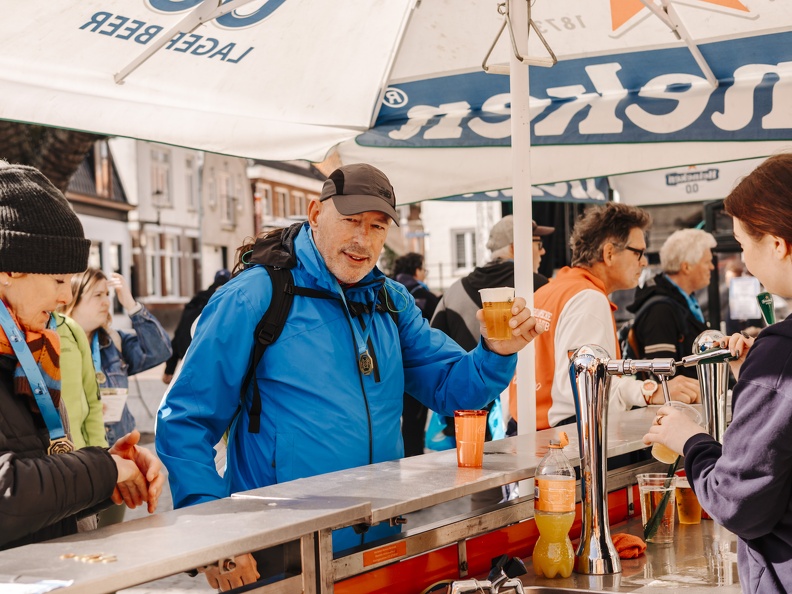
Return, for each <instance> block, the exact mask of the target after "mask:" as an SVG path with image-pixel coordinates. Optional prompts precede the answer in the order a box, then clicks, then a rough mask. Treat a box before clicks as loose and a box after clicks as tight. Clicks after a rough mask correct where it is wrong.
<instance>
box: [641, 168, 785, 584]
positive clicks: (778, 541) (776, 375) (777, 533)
mask: <svg viewBox="0 0 792 594" xmlns="http://www.w3.org/2000/svg"><path fill="white" fill-rule="evenodd" d="M725 208H726V212H727V213H728V214H729V215H731V216H732V217H733V219H734V237H735V238H736V239H737V241H738V242H739V243H740V245H741V246H742V250H743V259H744V261H745V265H746V267H747V268H748V270H749V271H750V272H751V274H753V275H754V276H756V277H757V278H758V279H759V280H760V281H761V282H762V284H763V285H764V286H765V287H766V289H767V290H768V291H769V292H771V293H773V294H776V295H780V296H781V297H785V298H790V297H792V154H780V155H776V156H773V157H771V158H769V159H767V161H765V162H764V163H762V164H761V165H760V166H759V167H757V168H756V169H755V170H754V171H753V172H752V173H751V174H750V175H748V176H747V177H746V178H744V179H743V180H742V181H741V182H740V183H739V185H738V186H737V187H736V188H735V189H734V190H733V191H732V193H731V194H730V195H729V197H728V198H727V199H726V202H725ZM728 346H729V349H730V350H731V351H732V353H734V354H736V353H740V357H739V359H737V360H736V361H733V362H732V363H731V368H732V372H733V373H734V376H735V377H736V378H737V380H738V381H737V385H736V386H735V388H734V394H733V398H732V422H731V424H730V425H729V427H728V429H727V430H726V432H725V434H724V436H723V444H722V445H721V444H719V443H718V442H717V441H715V440H714V439H713V438H711V437H710V436H709V435H707V434H706V433H703V432H702V430H701V428H700V427H698V426H696V425H694V424H693V423H692V422H691V421H689V420H688V418H687V417H686V416H685V415H684V414H681V413H680V412H679V411H676V410H674V409H671V408H668V407H662V408H660V409H659V410H658V416H657V418H656V420H655V423H654V424H653V425H652V427H651V428H650V430H649V432H648V433H647V434H646V435H645V436H644V442H645V443H655V442H659V443H662V444H665V445H666V446H668V447H670V448H671V449H672V450H674V451H676V452H678V453H682V454H684V455H685V471H686V473H687V476H688V477H689V478H690V479H691V485H692V486H693V490H694V491H695V492H696V495H697V496H698V499H699V501H700V502H701V505H702V507H703V508H704V509H705V510H706V511H707V513H708V514H709V515H710V516H711V517H712V518H713V519H714V520H715V521H716V522H718V523H719V524H721V525H722V526H724V527H725V528H727V529H728V530H730V531H731V532H733V533H734V534H736V535H737V536H738V537H739V545H738V569H739V575H740V583H741V584H742V589H743V592H762V593H764V592H792V316H790V317H788V318H787V319H786V320H784V321H782V322H779V323H777V324H773V325H771V326H768V327H767V328H765V329H764V330H762V332H761V333H760V334H759V336H757V337H756V339H751V338H745V337H744V336H742V335H740V334H735V335H733V336H731V337H730V338H729V344H728Z"/></svg>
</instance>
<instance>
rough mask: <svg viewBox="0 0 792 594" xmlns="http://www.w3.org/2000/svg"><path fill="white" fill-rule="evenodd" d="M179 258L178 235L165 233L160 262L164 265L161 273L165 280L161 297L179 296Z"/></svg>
mask: <svg viewBox="0 0 792 594" xmlns="http://www.w3.org/2000/svg"><path fill="white" fill-rule="evenodd" d="M180 259H181V250H179V238H178V236H173V235H166V236H165V253H164V254H163V258H162V262H163V264H164V265H165V270H164V271H163V275H162V276H163V280H164V281H165V286H164V287H163V288H164V291H163V297H164V296H168V297H179V296H180V295H181V279H180V278H179V273H180V270H181V266H180V265H179V260H180Z"/></svg>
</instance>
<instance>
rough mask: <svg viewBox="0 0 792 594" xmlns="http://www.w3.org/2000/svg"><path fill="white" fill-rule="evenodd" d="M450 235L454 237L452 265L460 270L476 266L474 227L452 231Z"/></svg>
mask: <svg viewBox="0 0 792 594" xmlns="http://www.w3.org/2000/svg"><path fill="white" fill-rule="evenodd" d="M452 237H453V238H454V267H455V268H456V269H457V270H460V269H467V268H473V267H474V266H476V231H475V229H465V230H457V231H453V232H452Z"/></svg>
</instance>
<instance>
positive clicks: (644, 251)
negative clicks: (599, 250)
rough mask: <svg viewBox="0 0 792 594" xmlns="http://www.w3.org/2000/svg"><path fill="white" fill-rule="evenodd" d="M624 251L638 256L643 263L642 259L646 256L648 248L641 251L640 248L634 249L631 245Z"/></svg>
mask: <svg viewBox="0 0 792 594" xmlns="http://www.w3.org/2000/svg"><path fill="white" fill-rule="evenodd" d="M624 249H625V250H630V251H631V252H632V253H633V254H635V255H637V256H638V261H639V262H640V261H641V258H643V257H644V254H645V253H646V248H644V249H642V250H639V249H638V248H634V247H630V246H629V245H625V246H624Z"/></svg>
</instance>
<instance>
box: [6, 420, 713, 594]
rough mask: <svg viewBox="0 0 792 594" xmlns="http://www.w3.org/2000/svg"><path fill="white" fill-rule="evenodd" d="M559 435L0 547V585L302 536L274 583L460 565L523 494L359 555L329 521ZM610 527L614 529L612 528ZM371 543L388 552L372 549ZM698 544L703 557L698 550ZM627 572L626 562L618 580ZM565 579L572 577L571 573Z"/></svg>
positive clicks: (148, 565)
mask: <svg viewBox="0 0 792 594" xmlns="http://www.w3.org/2000/svg"><path fill="white" fill-rule="evenodd" d="M654 414H655V411H654V409H641V410H635V411H630V412H625V413H618V414H613V415H611V417H610V419H609V422H608V424H609V429H608V457H609V458H612V457H614V456H617V455H619V454H625V453H629V452H633V451H636V450H639V449H643V448H644V447H645V446H644V444H643V443H642V442H641V438H642V436H643V435H644V433H645V431H646V428H647V427H648V426H649V425H650V423H651V421H652V419H653V417H654ZM564 429H565V430H566V431H567V432H568V434H569V437H570V442H571V443H570V445H569V446H567V448H565V452H566V454H567V456H568V457H569V458H570V461H571V462H572V463H573V464H576V463H578V462H579V458H578V449H577V439H576V432H575V427H574V425H570V426H568V427H566V428H564ZM556 434H557V431H556V430H548V431H542V432H539V433H537V434H536V435H523V436H519V437H515V438H510V439H504V440H500V441H497V442H489V443H487V444H486V446H485V456H484V467H483V468H482V469H463V468H458V466H457V463H456V453H455V450H449V451H445V452H436V453H431V454H426V455H424V456H419V457H414V458H408V459H404V460H399V461H393V462H385V463H381V464H375V465H371V466H365V467H360V468H355V469H350V470H346V471H341V472H335V473H330V474H325V475H321V476H317V477H311V478H307V479H300V480H296V481H291V482H289V483H284V484H282V485H273V486H270V487H265V488H262V489H256V490H253V491H249V492H246V493H241V494H238V495H235V496H234V497H232V498H230V499H224V500H221V501H216V502H212V503H207V504H202V505H197V506H193V507H190V508H185V509H182V510H176V511H171V512H165V513H160V514H156V515H154V516H151V517H147V518H142V519H139V520H134V521H131V522H125V523H123V524H119V525H115V526H110V527H107V528H104V529H100V530H96V531H94V532H90V533H84V534H77V535H73V536H70V537H66V538H62V539H57V540H54V541H49V542H47V543H39V544H35V545H29V546H25V547H19V548H17V549H13V550H10V551H4V552H0V584H2V583H3V580H5V581H6V582H7V581H9V580H10V579H18V580H22V581H31V580H34V579H60V580H73V584H72V585H71V586H70V587H68V588H67V589H65V590H61V591H63V592H81V593H92V592H97V593H99V592H110V591H115V590H118V589H122V588H126V587H130V586H133V585H138V584H142V583H146V582H149V581H152V580H155V579H159V578H161V577H166V576H169V575H173V574H175V573H179V572H181V571H185V570H188V569H191V568H193V567H197V566H200V565H205V564H208V563H210V562H212V561H216V560H217V559H223V558H226V557H230V556H233V555H237V554H240V553H243V552H248V551H253V550H258V549H262V548H266V547H269V546H274V545H276V544H279V543H283V542H287V541H294V540H302V568H303V569H302V571H303V574H302V576H300V578H299V579H296V580H293V581H291V582H290V583H289V584H288V585H285V586H284V585H283V584H282V585H281V587H280V588H279V589H277V590H275V589H273V590H271V591H278V592H286V591H305V592H315V591H320V592H331V591H333V585H334V583H335V582H337V581H340V580H343V579H345V578H348V577H351V576H355V575H358V574H361V573H363V572H367V571H371V570H374V569H376V568H378V567H381V566H385V565H388V564H391V563H393V562H394V561H398V560H401V559H405V558H408V557H411V556H413V555H416V554H420V553H421V552H425V551H428V550H433V549H435V548H439V547H442V546H444V544H449V543H459V546H460V564H459V565H460V567H464V559H463V557H464V541H465V539H466V538H467V537H468V534H473V533H479V534H481V533H485V532H486V531H488V530H497V529H499V528H501V527H503V526H508V525H510V524H514V523H516V522H519V521H521V520H524V519H525V518H527V517H531V516H532V511H533V502H532V500H531V498H529V497H524V498H522V499H521V500H520V501H518V502H510V504H507V505H503V506H498V507H497V508H496V509H493V510H489V511H484V512H481V513H480V514H477V513H473V514H471V515H470V517H467V518H463V519H461V520H460V521H456V522H454V521H449V522H448V524H449V525H448V526H434V527H432V529H431V530H428V531H419V532H418V533H416V534H412V533H411V532H410V531H408V532H407V533H406V534H405V535H404V536H403V537H400V538H398V539H396V540H395V541H394V542H392V543H386V544H385V545H382V546H380V547H375V550H374V551H373V556H372V553H371V552H369V553H368V554H369V557H368V560H367V561H364V556H365V555H366V554H367V553H365V552H352V553H351V554H348V555H346V556H344V557H341V558H337V559H333V554H332V551H331V548H330V530H331V529H332V528H337V527H341V526H349V525H354V524H360V523H377V522H380V521H389V520H391V519H393V518H401V516H403V515H404V514H408V513H410V512H415V511H418V510H422V509H424V508H427V507H430V506H433V505H436V504H439V503H444V502H448V501H452V500H454V499H458V498H460V497H464V496H466V495H470V494H473V493H476V492H480V491H483V490H486V489H490V488H493V487H499V486H501V485H504V484H507V483H512V482H516V481H520V480H524V479H529V478H532V477H533V476H534V472H535V470H536V466H537V465H538V463H539V461H540V459H541V457H542V455H543V453H544V449H545V448H546V446H547V445H548V443H549V441H550V439H551V438H553V437H554V436H555V435H556ZM633 474H634V473H633ZM631 478H632V477H631V476H630V475H629V473H626V474H625V473H624V472H622V473H621V474H619V473H618V472H617V473H615V474H614V476H613V480H614V483H618V484H621V486H622V487H623V486H625V485H627V484H629V481H630V480H631ZM610 480H611V477H610V476H609V482H610ZM620 481H621V482H620ZM622 483H623V484H622ZM618 484H617V485H616V486H618ZM612 487H613V486H612ZM708 525H709V527H711V526H712V525H713V523H712V522H708V523H707V524H702V526H703V528H702V530H705V529H707V527H708ZM614 531H619V529H618V527H615V528H614ZM702 538H703V537H702ZM402 543H404V544H403V545H402ZM378 548H379V549H380V550H381V551H384V553H383V554H381V555H378V552H377V549H378ZM97 553H105V554H112V555H114V556H115V557H116V558H117V560H116V561H115V562H111V563H106V564H104V563H93V564H85V563H80V562H75V561H74V559H71V558H67V559H64V558H61V557H62V556H63V555H88V554H97ZM493 554H498V551H493ZM675 555H676V558H677V559H680V558H681V557H685V556H687V555H688V553H687V552H685V551H683V550H676V552H675ZM696 555H697V556H698V557H700V556H701V555H700V552H699V553H696ZM628 567H629V565H628ZM529 574H532V572H530V571H529ZM363 577H365V576H363ZM627 578H628V576H627V572H625V574H624V575H622V582H625V580H626V579H627ZM570 579H572V578H570ZM562 581H563V580H562ZM526 583H528V580H526ZM553 585H554V586H557V585H560V583H559V582H554V583H553ZM571 585H572V587H580V585H578V584H577V583H571ZM646 587H650V586H649V585H648V584H647V585H646ZM630 589H631V590H633V589H635V588H634V587H631V588H630ZM0 590H2V586H1V585H0ZM262 591H265V590H262Z"/></svg>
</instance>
